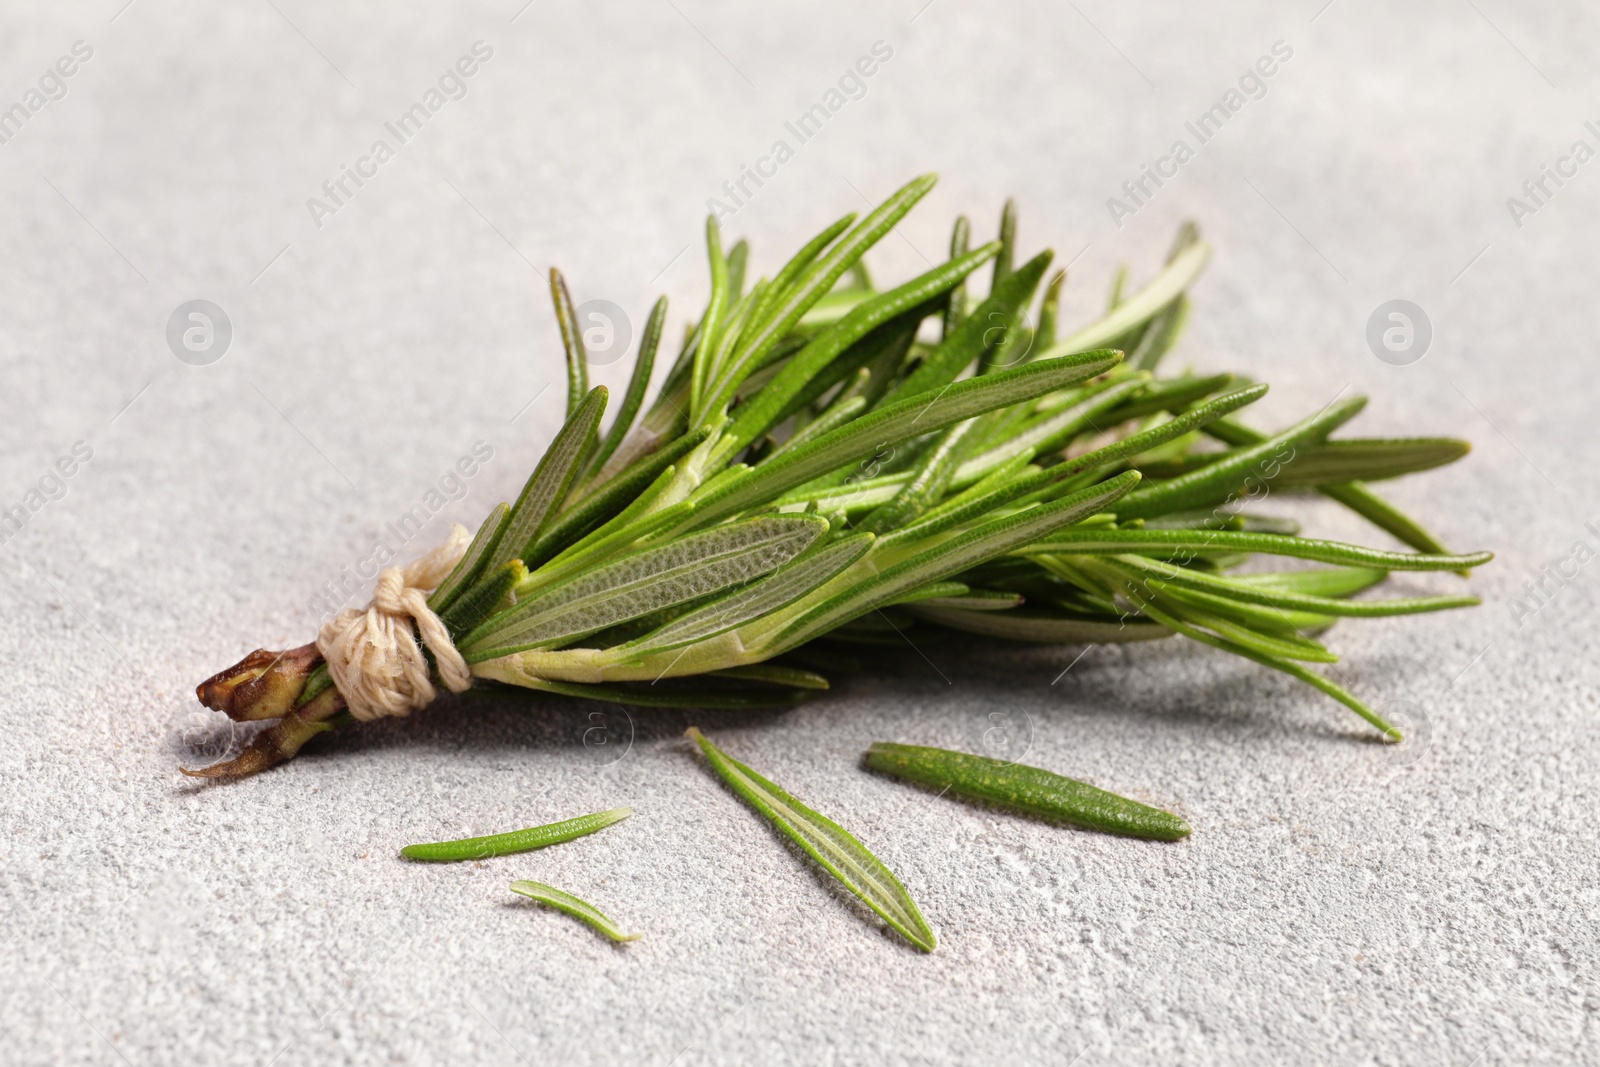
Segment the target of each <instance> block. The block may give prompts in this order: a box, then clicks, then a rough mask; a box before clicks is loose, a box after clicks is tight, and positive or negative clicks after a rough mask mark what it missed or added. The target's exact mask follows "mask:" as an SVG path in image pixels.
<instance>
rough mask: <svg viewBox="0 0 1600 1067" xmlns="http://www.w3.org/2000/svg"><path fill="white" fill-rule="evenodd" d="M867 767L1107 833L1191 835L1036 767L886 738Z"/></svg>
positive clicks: (1162, 816) (1170, 821)
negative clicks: (895, 742)
mask: <svg viewBox="0 0 1600 1067" xmlns="http://www.w3.org/2000/svg"><path fill="white" fill-rule="evenodd" d="M866 765H867V766H868V767H869V768H871V769H872V770H875V771H881V772H882V773H884V774H892V775H894V776H895V777H896V778H904V779H906V780H908V781H912V782H920V783H922V784H923V785H928V786H935V787H937V788H940V789H945V790H948V791H949V792H952V793H955V794H956V795H958V796H964V797H971V798H973V799H974V800H985V801H988V802H989V803H991V804H998V805H1000V806H1001V807H1005V808H1011V809H1013V810H1015V811H1021V812H1026V813H1027V814H1029V815H1040V816H1043V817H1045V818H1048V819H1060V820H1061V821H1062V822H1067V823H1071V824H1072V825H1074V826H1084V827H1087V828H1089V829H1091V830H1102V831H1104V832H1106V833H1108V834H1125V835H1127V836H1129V837H1143V838H1148V839H1150V840H1153V841H1180V840H1182V839H1183V838H1185V837H1188V836H1189V834H1190V829H1189V824H1188V823H1186V822H1184V821H1183V820H1182V819H1180V818H1178V817H1177V816H1176V815H1173V814H1171V813H1170V812H1165V811H1162V810H1161V809H1160V808H1152V807H1150V806H1149V805H1148V804H1141V803H1139V802H1138V801H1137V800H1129V799H1128V798H1127V797H1121V796H1118V795H1117V794H1115V793H1108V792H1107V791H1106V790H1104V789H1098V788H1096V787H1094V786H1092V785H1089V784H1088V783H1087V782H1080V781H1077V780H1075V779H1072V778H1064V777H1062V776H1061V775H1059V774H1052V773H1051V772H1050V771H1046V770H1042V769H1041V768H1038V767H1026V766H1023V765H1022V764H1019V763H1006V762H1004V761H1002V760H997V759H989V758H987V757H984V756H972V755H968V754H967V753H965V752H952V751H950V750H949V749H943V748H927V747H924V746H922V745H896V744H890V743H888V742H884V741H879V742H876V743H875V744H873V746H872V747H871V748H870V749H868V750H867V756H866Z"/></svg>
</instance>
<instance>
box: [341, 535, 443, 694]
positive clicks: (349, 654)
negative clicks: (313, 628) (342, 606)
mask: <svg viewBox="0 0 1600 1067" xmlns="http://www.w3.org/2000/svg"><path fill="white" fill-rule="evenodd" d="M470 541H471V538H470V536H469V535H468V534H467V531H466V529H465V528H464V527H462V526H461V525H460V524H457V525H456V527H455V528H454V529H453V530H451V531H450V536H449V537H448V538H447V539H446V540H445V542H444V543H443V544H441V545H439V546H438V547H437V548H435V549H434V550H433V551H431V552H429V553H428V554H427V555H425V556H423V557H422V558H421V559H415V560H412V561H411V562H410V563H407V564H406V565H405V566H404V567H388V568H385V569H384V570H383V571H382V572H381V573H380V574H379V575H378V584H377V588H376V589H374V590H373V593H372V603H370V604H368V605H367V606H366V607H365V608H360V609H355V608H348V609H346V610H344V611H341V612H340V613H339V614H338V615H336V616H335V617H334V618H332V619H330V620H329V621H328V622H326V623H325V624H323V627H322V631H321V632H320V633H319V634H317V650H318V651H319V652H321V653H322V657H323V659H325V660H327V662H328V673H329V674H330V675H332V676H333V684H334V685H335V686H336V687H338V690H339V692H340V693H341V694H343V696H344V702H345V704H346V706H348V707H349V709H350V714H352V715H354V716H355V717H356V718H358V719H360V720H361V721H362V722H371V721H372V720H373V719H381V718H383V717H385V716H387V715H400V716H405V715H410V714H411V713H412V712H413V711H415V710H416V709H418V708H421V707H425V706H426V705H427V704H428V703H429V702H430V701H431V700H433V698H434V695H435V690H434V688H433V682H432V680H431V679H430V678H429V677H428V660H427V657H425V656H424V655H423V654H422V648H421V647H420V646H419V645H418V644H417V639H416V636H415V633H414V632H413V629H412V626H413V624H415V627H416V631H419V632H420V633H421V634H422V641H423V643H424V644H426V645H427V646H428V649H429V650H430V651H431V652H432V653H433V658H434V662H435V663H436V664H437V665H438V668H439V678H440V680H441V681H443V682H444V684H445V687H446V688H447V689H449V690H450V691H451V692H452V693H461V692H465V691H466V690H467V689H468V688H469V687H470V686H471V685H472V672H471V671H470V670H469V669H468V668H467V661H466V660H465V659H463V658H462V657H461V653H459V652H457V651H456V646H455V645H454V644H452V643H451V641H450V633H449V631H448V630H446V629H445V627H444V623H442V622H440V621H439V616H437V615H435V614H434V612H433V609H432V608H430V607H428V594H429V593H430V592H432V591H433V590H434V589H436V588H438V585H439V583H440V582H442V581H444V580H445V578H447V577H449V575H450V572H451V570H453V569H454V568H455V565H456V563H457V562H459V561H460V559H461V557H462V556H463V555H465V554H466V551H467V545H468V543H469V542H470Z"/></svg>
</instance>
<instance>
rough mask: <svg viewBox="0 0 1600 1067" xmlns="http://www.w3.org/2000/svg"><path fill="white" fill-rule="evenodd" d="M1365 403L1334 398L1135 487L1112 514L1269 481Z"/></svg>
mask: <svg viewBox="0 0 1600 1067" xmlns="http://www.w3.org/2000/svg"><path fill="white" fill-rule="evenodd" d="M1366 403H1367V399H1366V397H1361V396H1355V397H1350V398H1349V399H1346V400H1340V401H1338V402H1336V403H1333V404H1330V405H1328V407H1327V408H1325V409H1324V410H1322V411H1320V412H1318V413H1317V414H1315V415H1313V416H1311V417H1310V418H1308V419H1305V420H1304V421H1302V422H1299V423H1296V424H1295V425H1294V426H1291V427H1289V428H1288V429H1287V430H1284V431H1283V432H1282V433H1280V434H1277V435H1276V436H1273V437H1269V438H1267V439H1266V440H1265V441H1263V442H1261V443H1260V444H1258V445H1251V446H1250V447H1248V448H1242V449H1240V450H1239V451H1238V452H1235V453H1233V454H1231V455H1229V456H1228V458H1227V459H1224V460H1219V461H1218V462H1216V463H1213V464H1211V465H1210V466H1208V467H1204V468H1202V469H1200V470H1197V471H1195V472H1193V473H1192V474H1185V475H1183V476H1181V477H1178V478H1173V479H1171V480H1170V481H1165V482H1160V483H1157V484H1155V485H1153V486H1150V487H1149V488H1146V489H1140V490H1139V491H1138V492H1136V493H1133V494H1131V495H1129V497H1128V499H1126V500H1124V501H1123V502H1122V503H1121V504H1120V505H1119V506H1118V510H1117V517H1118V518H1120V519H1122V520H1124V521H1126V520H1128V519H1140V518H1149V517H1152V516H1156V515H1161V514H1164V513H1166V512H1169V511H1180V510H1182V509H1184V508H1192V507H1198V506H1200V505H1202V504H1207V503H1210V502H1212V501H1214V500H1222V499H1226V498H1227V497H1229V496H1231V495H1232V494H1233V493H1235V492H1237V491H1239V490H1240V489H1241V488H1243V487H1244V486H1245V485H1247V484H1249V482H1250V481H1251V480H1252V479H1253V480H1255V481H1258V482H1260V481H1265V480H1267V479H1270V478H1272V477H1273V476H1274V474H1275V473H1276V471H1277V469H1278V467H1280V466H1282V465H1285V464H1287V463H1289V462H1290V461H1292V460H1293V459H1294V457H1295V454H1296V452H1297V450H1299V449H1303V448H1305V447H1306V446H1307V445H1310V444H1318V443H1321V441H1322V439H1323V438H1324V437H1326V436H1327V435H1328V434H1329V433H1331V432H1333V431H1334V430H1335V429H1337V428H1338V427H1339V426H1341V425H1343V424H1344V423H1346V422H1349V421H1350V420H1351V419H1353V418H1355V416H1356V415H1357V414H1359V413H1360V411H1361V409H1362V408H1363V407H1365V406H1366Z"/></svg>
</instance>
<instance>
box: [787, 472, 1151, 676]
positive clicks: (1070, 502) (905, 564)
mask: <svg viewBox="0 0 1600 1067" xmlns="http://www.w3.org/2000/svg"><path fill="white" fill-rule="evenodd" d="M1138 482H1139V474H1138V472H1137V471H1129V472H1128V473H1126V474H1122V475H1119V476H1117V477H1115V478H1112V479H1111V480H1109V481H1107V482H1104V483H1103V484H1101V485H1097V486H1094V487H1093V488H1091V489H1086V490H1084V491H1083V492H1081V493H1076V494H1074V495H1072V496H1069V497H1065V498H1064V499H1061V500H1058V501H1055V502H1053V503H1050V504H1043V505H1040V506H1039V507H1035V508H1031V509H1029V510H1027V511H1024V512H1022V513H1021V514H1018V515H1011V516H1008V517H1005V518H999V519H994V520H992V521H990V522H987V523H985V524H983V525H982V526H979V527H977V528H976V529H973V530H969V531H968V532H966V533H964V534H961V535H960V536H958V537H953V538H951V539H950V540H948V541H943V542H940V543H938V544H935V545H934V546H933V547H931V548H927V549H924V550H923V551H921V552H918V553H916V554H915V555H912V556H910V557H908V558H906V559H903V560H901V561H900V562H899V563H896V564H894V565H893V566H891V567H889V568H887V569H885V570H884V571H882V572H881V573H879V574H876V575H874V576H872V577H871V578H868V579H866V580H864V581H862V582H860V583H858V584H856V585H854V586H852V587H851V588H850V589H847V590H845V591H843V592H841V593H838V594H836V595H835V596H833V597H831V598H830V599H828V600H825V601H823V602H822V603H821V604H818V605H816V606H815V607H813V608H811V609H810V610H809V611H807V612H806V613H805V614H803V615H801V616H800V617H798V618H796V619H795V620H794V621H793V622H791V623H789V624H788V626H786V627H785V628H784V629H783V630H781V631H779V633H778V634H777V635H776V636H775V637H774V638H773V639H772V647H774V648H775V649H778V650H783V649H788V648H793V647H795V646H796V645H799V644H803V643H805V642H806V641H809V640H810V639H811V638H813V637H816V636H819V635H820V634H822V633H823V632H825V631H827V630H831V629H833V628H834V627H836V626H839V625H841V624H843V623H846V622H849V621H850V620H851V619H854V618H856V617H857V616H859V615H862V614H864V613H866V612H868V611H871V610H872V609H873V608H874V607H876V606H879V605H882V604H885V603H887V602H888V601H890V600H893V599H894V598H895V597H896V596H898V595H899V594H901V593H903V592H906V591H907V590H911V589H915V588H916V587H918V586H920V585H926V584H928V583H929V582H936V581H939V580H941V579H944V578H948V577H950V576H951V575H954V574H958V573H960V572H961V571H963V570H965V569H966V568H968V567H972V566H976V565H977V564H979V563H982V562H984V561H985V560H988V559H992V558H994V557H995V556H999V555H1002V554H1004V553H1006V552H1010V551H1012V550H1013V549H1016V548H1019V547H1021V546H1022V545H1025V544H1028V543H1029V542H1030V541H1036V540H1038V539H1040V538H1043V537H1047V536H1049V535H1050V534H1052V533H1054V532H1055V531H1057V530H1060V529H1061V528H1063V527H1065V526H1070V525H1071V524H1073V523H1075V522H1078V521H1079V520H1081V519H1082V518H1084V517H1085V516H1087V515H1090V514H1093V513H1094V512H1096V511H1100V510H1101V509H1103V508H1105V507H1107V506H1108V505H1110V504H1112V503H1115V502H1116V501H1117V500H1119V499H1121V498H1122V496H1123V495H1124V494H1125V493H1127V492H1128V491H1129V490H1131V489H1132V488H1133V487H1134V486H1135V485H1137V484H1138Z"/></svg>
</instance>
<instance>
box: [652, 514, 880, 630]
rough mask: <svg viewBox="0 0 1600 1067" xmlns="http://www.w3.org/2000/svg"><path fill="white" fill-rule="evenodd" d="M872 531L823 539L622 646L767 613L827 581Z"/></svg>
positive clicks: (861, 549)
mask: <svg viewBox="0 0 1600 1067" xmlns="http://www.w3.org/2000/svg"><path fill="white" fill-rule="evenodd" d="M872 540H873V539H872V536H871V535H870V534H858V535H856V536H854V537H847V538H845V539H844V540H842V541H835V542H834V543H833V544H831V545H824V546H823V547H822V548H820V549H816V550H814V551H812V552H809V553H807V554H805V555H803V556H800V557H798V558H796V559H793V560H790V561H789V562H788V563H787V564H785V565H783V566H781V567H779V568H778V569H777V570H776V571H774V572H772V573H771V574H769V575H767V576H766V577H765V578H762V579H761V580H760V581H758V582H755V583H754V584H752V585H749V586H747V587H745V588H743V589H740V590H738V591H736V592H733V593H729V594H728V595H727V596H725V597H722V598H721V599H718V600H713V601H712V602H711V603H709V604H707V605H705V606H704V607H701V608H697V609H695V610H694V611H691V612H689V613H688V614H687V615H682V616H679V617H678V618H676V619H674V620H673V621H671V622H669V623H667V624H666V625H664V626H662V627H661V628H660V629H658V630H655V631H654V632H652V633H648V634H646V635H644V636H643V637H640V638H639V639H637V640H635V641H631V642H629V643H628V644H627V645H624V646H622V650H626V651H628V652H630V653H634V654H637V655H640V656H643V655H647V654H650V653H654V652H663V651H666V650H667V649H669V648H678V647H680V646H682V645H687V644H692V643H693V642H695V641H704V640H706V639H708V638H711V637H715V636H717V635H718V634H721V633H725V632H727V631H728V630H732V629H734V628H736V627H739V626H742V625H744V624H745V623H747V622H749V621H751V620H752V619H759V618H761V617H762V616H765V615H770V614H771V613H773V612H775V611H778V610H780V609H782V608H785V607H787V606H788V605H790V604H792V603H794V602H795V601H796V600H799V599H800V598H801V597H803V596H805V595H806V594H807V593H810V592H811V591H812V590H814V589H816V588H818V587H820V586H822V585H823V584H824V583H826V582H828V581H830V580H831V579H832V578H834V577H835V576H836V575H838V574H839V573H840V572H841V571H843V570H844V569H845V568H846V567H848V566H850V565H851V564H852V563H854V562H855V561H856V560H858V559H860V558H861V557H862V556H863V555H865V554H866V552H867V550H868V549H869V548H871V547H872Z"/></svg>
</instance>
